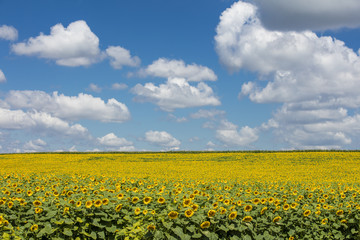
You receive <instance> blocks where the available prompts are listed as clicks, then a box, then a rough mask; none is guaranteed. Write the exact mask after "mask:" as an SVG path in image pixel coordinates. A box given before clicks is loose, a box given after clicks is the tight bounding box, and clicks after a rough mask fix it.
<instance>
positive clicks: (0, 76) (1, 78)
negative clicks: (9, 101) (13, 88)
mask: <svg viewBox="0 0 360 240" xmlns="http://www.w3.org/2000/svg"><path fill="white" fill-rule="evenodd" d="M1 82H6V77H5V74H4V73H3V71H1V69H0V83H1Z"/></svg>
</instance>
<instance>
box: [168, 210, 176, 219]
mask: <svg viewBox="0 0 360 240" xmlns="http://www.w3.org/2000/svg"><path fill="white" fill-rule="evenodd" d="M178 215H179V213H178V212H176V211H171V212H169V214H168V216H169V218H170V219H176V218H177V217H178Z"/></svg>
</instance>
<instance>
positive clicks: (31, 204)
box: [0, 151, 360, 239]
mask: <svg viewBox="0 0 360 240" xmlns="http://www.w3.org/2000/svg"><path fill="white" fill-rule="evenodd" d="M0 166H1V168H0V179H1V182H0V190H1V191H0V238H2V239H360V234H359V230H360V205H359V202H360V152H356V151H354V152H350V151H349V152H334V151H329V152H315V151H314V152H311V151H310V152H205V153H204V152H202V153H200V152H199V153H197V152H184V153H51V154H2V155H0Z"/></svg>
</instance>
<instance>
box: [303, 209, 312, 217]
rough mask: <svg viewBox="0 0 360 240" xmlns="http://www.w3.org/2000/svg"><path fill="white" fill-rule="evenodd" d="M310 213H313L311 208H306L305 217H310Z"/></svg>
mask: <svg viewBox="0 0 360 240" xmlns="http://www.w3.org/2000/svg"><path fill="white" fill-rule="evenodd" d="M310 214H311V211H310V210H305V212H304V214H303V215H304V217H308V216H309V215H310Z"/></svg>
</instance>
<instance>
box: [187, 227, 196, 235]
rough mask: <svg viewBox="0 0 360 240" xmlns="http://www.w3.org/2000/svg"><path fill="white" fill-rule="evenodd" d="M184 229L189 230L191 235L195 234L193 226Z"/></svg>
mask: <svg viewBox="0 0 360 240" xmlns="http://www.w3.org/2000/svg"><path fill="white" fill-rule="evenodd" d="M186 229H187V230H189V231H190V232H191V233H193V232H195V226H194V225H190V226H187V227H186Z"/></svg>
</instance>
